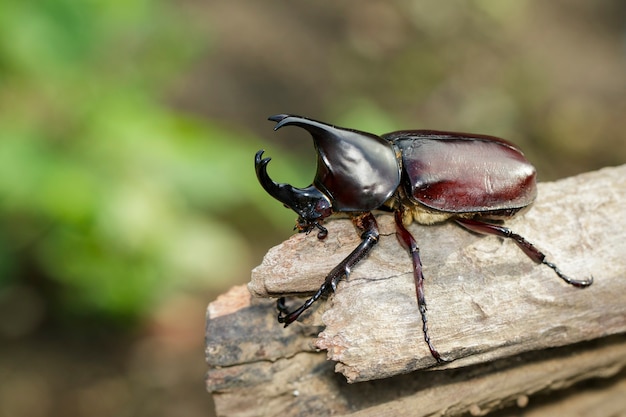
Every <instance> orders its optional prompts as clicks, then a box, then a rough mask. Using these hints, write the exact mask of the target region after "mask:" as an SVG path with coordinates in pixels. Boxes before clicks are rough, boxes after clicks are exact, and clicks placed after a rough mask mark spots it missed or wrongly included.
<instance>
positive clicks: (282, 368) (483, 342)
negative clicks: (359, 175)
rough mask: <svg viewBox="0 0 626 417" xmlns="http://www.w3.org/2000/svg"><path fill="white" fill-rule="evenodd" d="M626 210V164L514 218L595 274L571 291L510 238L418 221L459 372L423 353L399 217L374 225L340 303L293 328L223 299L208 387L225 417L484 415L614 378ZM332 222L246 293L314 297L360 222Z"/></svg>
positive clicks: (625, 310)
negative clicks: (377, 235)
mask: <svg viewBox="0 0 626 417" xmlns="http://www.w3.org/2000/svg"><path fill="white" fill-rule="evenodd" d="M623 207H626V165H625V166H621V167H617V168H606V169H603V170H600V171H597V172H592V173H587V174H583V175H579V176H576V177H572V178H568V179H564V180H561V181H557V182H554V183H541V184H539V197H538V199H537V201H536V202H535V204H534V206H533V207H532V209H531V210H530V211H529V212H527V213H526V214H524V215H522V216H518V217H516V218H514V219H511V220H510V221H508V222H507V226H509V227H510V228H511V229H512V230H514V231H516V232H517V233H519V234H521V235H523V236H525V237H526V238H527V239H528V240H530V241H532V242H534V243H535V244H536V245H537V246H538V247H539V248H540V249H542V250H543V251H544V252H546V254H547V255H548V258H549V259H550V260H552V261H553V262H555V263H556V264H557V265H559V266H560V267H561V269H563V270H564V272H565V273H566V274H569V275H572V276H575V277H581V278H582V277H585V276H588V275H593V276H594V278H595V282H594V284H593V285H592V286H591V287H589V288H586V289H577V288H573V287H571V286H569V285H567V284H565V283H564V282H563V281H561V280H560V279H559V278H558V277H556V275H555V274H554V273H553V271H552V270H550V269H549V268H547V267H545V266H542V265H536V264H534V263H533V262H532V261H530V260H529V259H528V258H527V257H526V256H525V255H524V254H523V253H522V252H521V251H520V250H519V249H518V248H517V247H516V246H515V245H514V244H513V243H512V242H509V241H506V240H502V239H498V238H495V237H479V236H477V235H474V234H470V233H468V232H466V231H464V230H462V229H460V228H458V227H455V226H454V225H453V224H442V225H437V226H420V225H411V226H410V228H409V230H410V231H411V233H413V235H414V236H415V237H416V239H417V240H418V243H419V244H420V247H421V254H422V262H423V265H424V274H425V276H426V297H427V302H428V307H429V311H428V314H429V327H430V334H431V339H432V340H433V343H434V344H435V346H436V347H437V348H438V349H439V351H440V352H441V353H442V354H443V356H444V357H445V358H446V359H447V360H449V361H450V362H449V363H447V364H445V365H440V366H434V365H435V362H434V360H433V358H432V357H431V356H430V353H429V352H428V349H427V348H426V346H425V344H424V342H423V335H422V332H421V319H420V315H419V313H418V311H417V304H416V301H415V289H414V285H413V278H412V274H411V263H410V259H409V257H408V255H407V254H406V253H405V252H404V250H403V249H402V248H401V247H400V245H399V244H398V243H397V241H396V239H395V236H394V226H393V222H392V220H393V219H392V218H391V216H389V215H380V216H378V221H379V225H380V229H381V239H380V242H379V244H378V247H376V248H375V249H374V250H373V251H372V253H371V255H370V256H369V257H368V258H367V259H365V260H364V261H362V262H361V263H360V264H359V265H357V267H356V268H355V269H354V270H353V272H352V273H351V275H350V277H349V278H348V279H347V280H344V281H342V282H341V283H340V284H339V286H338V288H337V292H336V293H335V294H333V295H332V296H331V297H329V299H328V300H326V301H323V300H322V301H320V302H318V303H317V304H318V305H317V308H312V312H311V314H306V315H303V317H302V319H301V320H300V321H299V322H297V323H294V324H292V325H291V326H290V327H288V328H287V329H283V328H282V326H280V325H278V324H277V323H276V322H275V319H276V311H275V302H274V301H269V300H262V299H256V298H250V296H249V295H248V294H247V293H246V292H245V291H244V290H243V289H242V288H239V289H237V290H235V291H234V292H232V293H231V294H230V296H229V297H226V298H221V299H219V300H218V301H216V302H214V303H212V304H211V306H210V308H209V313H208V322H207V360H208V362H209V365H210V371H209V374H208V379H207V384H208V388H209V391H211V392H214V393H216V394H215V401H216V405H217V407H218V412H219V415H225V416H231V415H232V416H235V415H236V416H239V415H281V416H290V415H304V413H312V414H311V415H330V414H333V415H351V416H352V415H354V416H357V415H358V416H361V415H362V416H369V415H392V413H393V415H409V414H410V415H428V414H430V413H444V414H454V413H460V412H465V411H473V412H474V413H478V414H481V413H483V412H485V411H487V410H490V409H493V408H496V407H498V406H500V405H502V404H506V403H509V402H511V401H515V398H522V397H523V396H525V395H529V394H533V393H535V392H538V391H542V390H546V389H554V388H555V387H563V386H567V385H570V384H572V383H574V382H576V381H578V380H580V379H585V378H589V377H593V376H601V375H608V374H614V373H616V372H617V371H618V370H619V369H621V367H623V366H624V364H626V342H625V338H624V337H623V336H614V337H612V338H607V336H609V335H620V334H623V333H626V295H625V294H626V280H625V279H624V276H625V275H626V259H624V256H623V255H624V254H625V253H626V218H625V217H626V216H624V215H623V214H624V209H623ZM327 227H328V230H329V235H328V237H327V239H326V240H324V241H319V240H318V239H316V237H315V235H314V234H311V235H309V236H305V235H295V236H293V237H292V238H290V239H289V240H287V241H286V242H284V243H283V244H281V245H279V246H277V247H275V248H272V249H271V250H270V252H269V253H268V254H267V255H266V257H265V258H264V260H263V263H262V265H260V266H259V267H257V268H255V270H254V271H253V274H252V281H251V283H250V284H249V289H250V291H251V292H252V293H253V294H254V295H256V296H261V297H273V296H279V295H284V294H292V295H293V294H296V295H304V294H310V293H312V292H314V291H315V290H316V289H317V288H318V287H319V285H320V284H321V282H322V281H323V279H324V276H325V274H326V273H327V272H328V271H330V269H332V267H334V266H335V265H336V264H337V263H338V262H339V261H340V260H341V259H342V258H343V257H344V256H345V255H347V253H348V252H350V251H351V250H352V249H353V248H354V247H356V245H357V244H358V236H357V235H356V233H355V231H354V228H353V227H352V225H351V223H350V222H349V221H348V220H345V219H344V220H341V219H339V220H335V221H329V222H328V223H327ZM229 300H230V301H229ZM233 300H235V301H233ZM237 303H239V304H237ZM322 330H323V331H322ZM320 331H321V333H320ZM592 340H595V341H592ZM585 341H587V342H585ZM590 341H591V342H590ZM559 346H561V348H559V349H550V350H549V349H548V348H555V347H559ZM317 349H324V350H327V355H328V358H329V359H331V360H332V362H330V361H326V360H325V358H324V354H323V353H316V350H317ZM333 366H334V367H335V369H336V370H337V371H338V372H341V373H343V374H344V376H345V377H346V379H347V382H359V381H368V380H375V379H380V378H387V379H386V380H384V381H379V382H377V381H370V382H360V383H359V384H354V385H348V384H347V383H346V381H345V380H342V379H341V378H338V377H337V376H335V375H333V373H332V368H333ZM451 368H461V369H451ZM401 374H408V375H401ZM520 396H521V397H520ZM260 404H262V406H263V407H265V408H264V409H263V410H261V409H260V408H259V407H260V406H261V405H260ZM255 407H256V408H255ZM403 409H404V410H410V413H409V414H407V413H406V412H405V413H404V414H403V413H402V410H403Z"/></svg>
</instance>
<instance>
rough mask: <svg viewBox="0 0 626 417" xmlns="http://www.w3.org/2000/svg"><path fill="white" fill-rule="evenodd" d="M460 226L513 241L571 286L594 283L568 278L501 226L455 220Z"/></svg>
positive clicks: (588, 280) (533, 246)
mask: <svg viewBox="0 0 626 417" xmlns="http://www.w3.org/2000/svg"><path fill="white" fill-rule="evenodd" d="M454 220H455V221H456V222H457V223H458V224H460V225H461V226H463V227H464V228H466V229H468V230H471V231H472V232H476V233H481V234H483V235H496V236H500V237H504V238H509V239H513V241H514V242H515V243H516V244H517V246H519V248H520V249H521V250H522V251H523V252H524V253H525V254H526V255H527V256H528V257H529V258H530V259H532V260H533V261H535V262H536V263H538V264H544V265H546V266H547V267H549V268H552V270H553V271H554V272H556V274H557V275H558V276H559V278H561V279H562V280H563V281H565V282H567V283H568V284H571V285H573V286H575V287H579V288H584V287H588V286H590V285H591V284H592V283H593V277H589V279H585V280H577V279H573V278H570V277H568V276H567V275H565V274H564V273H563V272H561V270H560V269H559V268H558V267H557V266H556V265H555V264H553V263H552V262H550V261H548V260H547V259H546V255H545V254H544V253H543V252H541V251H540V250H539V249H537V248H536V247H535V245H533V244H532V243H530V242H529V241H527V240H526V239H524V238H523V237H522V236H520V235H518V234H517V233H514V232H513V231H511V229H509V228H507V227H504V226H499V225H497V224H493V223H486V222H482V221H479V220H473V219H461V218H457V219H454Z"/></svg>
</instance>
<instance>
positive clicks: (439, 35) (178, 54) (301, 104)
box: [0, 0, 626, 417]
mask: <svg viewBox="0 0 626 417" xmlns="http://www.w3.org/2000/svg"><path fill="white" fill-rule="evenodd" d="M625 70H626V3H624V2H623V1H619V0H597V1H593V2H590V1H585V0H568V1H566V0H555V1H550V2H546V1H541V0H482V1H480V0H475V1H464V0H463V1H462V0H451V1H447V2H441V1H437V0H429V1H394V2H390V1H382V0H381V1H368V2H364V1H356V0H351V1H342V2H290V1H273V2H269V1H266V2H260V1H256V2H255V1H251V0H246V1H243V0H242V1H236V2H219V1H203V2H201V1H197V0H182V1H171V0H125V1H115V0H108V1H102V0H83V1H78V0H74V1H72V0H39V1H30V0H27V1H24V0H19V1H18V0H5V1H3V2H2V3H0V416H12V417H20V416H28V417H38V416H68V415H89V416H92V417H99V416H111V415H115V416H157V417H158V416H173V415H176V416H178V415H185V416H188V417H194V416H207V415H212V414H211V413H212V410H211V400H210V397H209V395H208V394H206V393H205V392H204V387H203V377H204V372H205V365H204V358H203V347H202V343H203V337H204V328H203V326H204V310H205V308H206V306H207V304H208V303H209V301H211V300H212V299H214V298H215V297H216V296H217V295H218V294H219V293H220V292H223V291H225V290H226V289H227V288H229V287H230V286H232V285H234V284H241V283H245V282H247V281H248V279H249V271H250V269H251V268H252V267H254V266H255V265H256V264H258V263H260V261H261V257H262V256H263V254H264V253H265V252H266V251H267V249H269V247H270V246H272V245H274V244H277V243H278V242H280V241H282V240H283V239H285V238H287V237H288V236H289V235H290V234H291V233H292V231H291V228H292V226H293V220H294V214H292V213H291V212H289V211H288V210H285V209H283V208H282V206H281V205H280V204H279V203H277V202H275V201H273V200H272V199H271V198H270V197H269V196H267V195H266V194H265V193H264V192H263V190H262V189H261V187H260V186H259V185H258V184H257V181H256V178H255V176H254V171H253V162H252V161H253V156H254V153H255V152H256V151H257V150H258V149H261V148H264V149H266V153H267V155H269V156H272V157H273V162H272V166H271V168H270V171H271V175H272V177H274V178H276V179H277V180H279V181H284V182H290V183H292V184H294V185H297V186H305V185H308V184H309V182H310V181H311V179H312V177H313V173H314V169H315V167H314V163H315V155H314V154H313V153H312V152H311V150H312V144H311V141H310V139H309V138H308V137H307V135H306V134H303V132H299V131H296V130H292V129H285V130H284V131H281V132H279V133H274V132H272V127H273V125H272V123H270V122H267V121H266V120H265V119H266V118H267V116H269V115H272V114H276V113H286V112H287V113H295V114H301V115H305V116H309V117H313V118H317V119H321V120H324V121H327V122H329V123H333V124H338V125H343V126H347V127H353V128H357V129H361V130H367V131H371V132H374V133H384V132H388V131H391V130H397V129H405V128H430V129H442V130H459V131H471V132H475V133H484V134H490V135H496V136H502V137H504V138H507V139H509V140H510V141H512V142H514V143H516V144H518V145H519V146H521V147H522V149H524V151H525V153H526V155H527V157H528V158H529V159H530V160H531V161H532V162H533V163H534V164H535V165H536V166H537V168H538V171H539V177H540V180H544V181H545V180H554V179H557V178H561V177H565V176H569V175H574V174H577V173H581V172H585V171H589V170H594V169H598V168H600V167H603V166H608V165H618V164H622V163H624V162H626V129H625V128H626V123H625V122H624V116H625V115H626V77H625V76H626V71H625Z"/></svg>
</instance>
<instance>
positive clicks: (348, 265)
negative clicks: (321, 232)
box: [276, 212, 379, 327]
mask: <svg viewBox="0 0 626 417" xmlns="http://www.w3.org/2000/svg"><path fill="white" fill-rule="evenodd" d="M352 223H353V224H354V225H355V226H356V228H357V229H359V231H360V232H361V243H360V244H359V246H357V247H356V248H355V249H354V250H353V251H352V252H351V253H350V254H349V255H348V256H347V257H346V258H345V259H344V260H343V261H341V262H340V263H339V265H337V266H336V267H334V268H333V270H332V271H330V273H329V274H328V275H327V276H326V279H325V280H324V283H323V284H322V285H321V287H320V288H319V289H318V290H317V292H316V293H315V294H313V296H312V297H311V298H309V299H308V300H306V301H305V302H304V304H302V305H301V306H300V307H298V308H297V309H296V310H294V311H292V312H291V313H290V312H288V311H287V308H286V306H285V298H284V297H281V298H279V299H278V302H277V305H276V306H277V308H278V322H279V323H285V327H287V326H288V325H289V324H291V323H293V322H294V321H296V320H297V319H298V317H299V316H300V314H302V313H303V312H304V311H305V310H306V309H308V308H309V307H311V305H312V304H313V303H314V302H316V301H317V300H318V299H319V298H320V297H321V296H323V295H327V294H329V293H330V292H331V291H335V290H336V288H337V283H338V282H339V280H341V278H343V277H344V276H346V277H347V276H348V275H349V274H350V271H351V270H352V268H353V267H354V266H355V265H356V264H357V263H359V261H360V260H361V259H363V258H364V257H365V256H367V254H368V253H369V251H370V250H371V249H372V248H373V247H374V245H376V243H378V237H379V232H378V223H376V218H375V217H374V215H373V214H372V213H369V212H368V213H364V214H361V215H358V216H354V217H352Z"/></svg>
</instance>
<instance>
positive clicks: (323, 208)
mask: <svg viewBox="0 0 626 417" xmlns="http://www.w3.org/2000/svg"><path fill="white" fill-rule="evenodd" d="M315 211H316V212H317V213H319V214H320V215H321V216H322V218H325V217H328V216H330V215H331V213H332V207H331V205H330V202H329V201H328V200H326V199H325V198H320V199H319V200H317V203H315Z"/></svg>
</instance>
